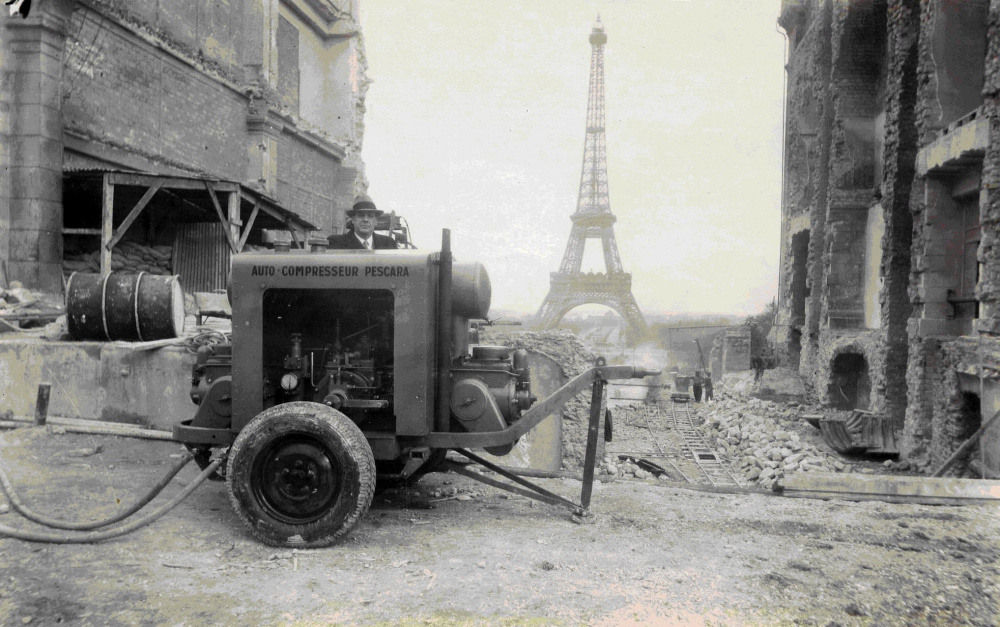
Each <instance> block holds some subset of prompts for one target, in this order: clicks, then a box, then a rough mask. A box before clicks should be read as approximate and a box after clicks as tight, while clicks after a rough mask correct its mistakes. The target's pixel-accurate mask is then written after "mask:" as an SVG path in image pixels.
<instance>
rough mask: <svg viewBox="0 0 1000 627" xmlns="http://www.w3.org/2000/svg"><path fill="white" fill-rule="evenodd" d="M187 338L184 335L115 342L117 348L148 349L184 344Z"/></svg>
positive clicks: (134, 350)
mask: <svg viewBox="0 0 1000 627" xmlns="http://www.w3.org/2000/svg"><path fill="white" fill-rule="evenodd" d="M186 340H187V338H183V337H174V338H169V339H166V340H150V341H148V342H115V348H121V349H124V350H127V351H132V352H136V351H148V350H153V349H155V348H164V347H166V346H174V345H182V344H184V342H185V341H186Z"/></svg>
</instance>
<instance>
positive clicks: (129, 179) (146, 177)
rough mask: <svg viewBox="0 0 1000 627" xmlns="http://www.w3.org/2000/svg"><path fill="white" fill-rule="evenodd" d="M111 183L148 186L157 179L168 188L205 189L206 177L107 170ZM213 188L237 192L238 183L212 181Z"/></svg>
mask: <svg viewBox="0 0 1000 627" xmlns="http://www.w3.org/2000/svg"><path fill="white" fill-rule="evenodd" d="M105 176H106V177H108V180H109V181H110V182H111V184H112V185H130V186H133V187H149V186H151V185H152V184H153V183H154V182H157V181H159V182H160V184H161V185H163V186H164V187H166V188H168V189H191V190H202V189H205V183H206V181H207V179H198V178H183V177H176V176H159V175H155V174H138V173H133V172H109V173H107V174H106V175H105ZM212 183H213V184H214V186H215V189H216V190H217V191H220V192H227V193H229V192H231V193H239V191H240V186H239V184H238V183H233V182H231V181H212Z"/></svg>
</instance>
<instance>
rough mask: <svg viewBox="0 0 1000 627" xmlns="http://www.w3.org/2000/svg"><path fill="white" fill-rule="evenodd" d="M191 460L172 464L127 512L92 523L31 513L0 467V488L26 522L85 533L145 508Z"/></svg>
mask: <svg viewBox="0 0 1000 627" xmlns="http://www.w3.org/2000/svg"><path fill="white" fill-rule="evenodd" d="M192 459H194V457H192V456H191V454H190V453H186V454H185V455H184V457H183V458H181V459H180V460H178V461H177V463H176V464H174V466H173V468H171V469H170V471H169V472H167V474H166V476H164V477H163V479H160V482H159V483H158V484H156V486H154V487H153V489H152V490H151V491H150V492H149V493H148V494H146V495H145V496H143V497H142V498H141V499H139V500H138V501H136V503H135V504H133V505H132V506H131V507H129V508H128V509H127V510H125V511H123V512H120V513H118V514H115V515H114V516H112V517H111V518H106V519H104V520H98V521H94V522H71V521H68V520H59V519H58V518H49V517H48V516H45V515H43V514H39V513H37V512H34V511H32V510H31V509H29V508H28V506H26V505H25V504H24V503H23V502H22V501H21V498H20V497H19V496H18V495H17V492H15V491H14V486H13V485H12V484H11V482H10V479H9V478H8V477H7V473H5V472H4V471H3V468H2V467H0V487H2V488H3V491H4V494H6V495H7V498H8V499H9V500H10V505H11V507H13V508H14V510H15V511H16V512H17V513H19V514H21V515H22V516H24V517H25V518H27V519H28V520H31V521H34V522H36V523H38V524H40V525H44V526H46V527H51V528H52V529H72V530H74V531H87V530H90V529H98V528H100V527H107V526H108V525H113V524H115V523H116V522H118V521H120V520H124V519H126V518H128V517H129V516H131V515H132V514H134V513H136V512H137V511H139V510H140V509H142V508H143V507H145V506H146V504H147V503H149V502H150V501H152V500H153V499H155V498H156V496H157V495H158V494H159V493H160V492H162V491H163V488H165V487H167V484H169V483H170V481H171V480H173V478H174V477H175V476H177V473H179V472H180V471H181V469H182V468H184V466H187V464H188V462H190V461H191V460H192Z"/></svg>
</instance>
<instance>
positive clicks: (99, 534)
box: [0, 459, 222, 544]
mask: <svg viewBox="0 0 1000 627" xmlns="http://www.w3.org/2000/svg"><path fill="white" fill-rule="evenodd" d="M221 464H222V460H221V459H217V460H215V461H214V462H212V463H211V464H209V465H208V467H207V468H205V470H203V471H201V474H200V475H198V476H197V477H195V479H194V481H192V482H191V483H190V484H189V485H188V486H187V487H186V488H184V489H183V490H181V491H180V492H178V493H177V495H176V496H174V497H173V498H172V499H170V501H168V502H167V503H165V504H164V505H163V506H161V507H160V508H159V509H157V510H156V511H154V512H153V513H151V514H148V515H146V516H144V517H142V518H138V519H136V520H133V521H132V522H130V523H128V524H126V525H122V526H121V527H118V528H117V529H105V530H103V531H91V532H88V533H80V534H56V533H47V532H38V531H29V530H25V529H15V528H13V527H8V526H6V525H0V535H4V536H8V537H11V538H17V539H19V540H28V541H30V542H49V543H52V544H93V543H94V542H101V541H102V540H108V539H110V538H117V537H118V536H123V535H125V534H126V533H131V532H133V531H135V530H136V529H140V528H142V527H145V526H146V525H148V524H150V523H151V522H153V521H155V520H156V519H158V518H160V517H161V516H163V515H164V514H166V513H167V512H169V511H170V510H172V509H173V508H175V507H177V506H178V505H179V504H180V502H181V501H183V500H184V499H186V498H187V497H188V496H189V495H190V494H191V493H192V492H194V491H195V489H196V488H197V487H198V486H200V485H201V484H202V483H204V482H205V481H206V480H207V479H208V478H209V477H210V476H211V475H212V473H214V472H215V471H216V469H218V467H219V466H220V465H221Z"/></svg>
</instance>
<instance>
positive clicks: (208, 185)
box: [204, 181, 236, 252]
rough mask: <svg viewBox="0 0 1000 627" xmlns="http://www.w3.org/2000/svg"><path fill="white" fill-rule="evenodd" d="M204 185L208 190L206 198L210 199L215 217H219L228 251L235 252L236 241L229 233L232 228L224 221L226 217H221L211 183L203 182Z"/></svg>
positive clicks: (220, 210) (219, 206)
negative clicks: (227, 243)
mask: <svg viewBox="0 0 1000 627" xmlns="http://www.w3.org/2000/svg"><path fill="white" fill-rule="evenodd" d="M204 183H205V189H207V190H208V197H209V198H211V199H212V206H213V207H215V215H217V216H218V217H219V222H221V223H222V226H224V227H225V228H224V229H223V232H224V233H225V234H226V241H228V242H229V249H230V250H231V251H232V252H236V241H235V240H234V239H233V234H232V232H231V231H232V227H231V226H230V224H229V220H227V219H226V216H224V215H222V205H220V204H219V198H218V197H217V196H216V195H215V188H214V187H213V186H212V182H211V181H204Z"/></svg>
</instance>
